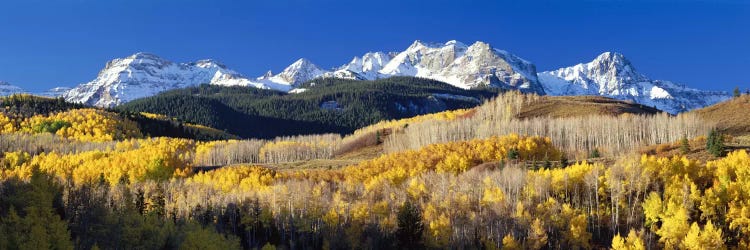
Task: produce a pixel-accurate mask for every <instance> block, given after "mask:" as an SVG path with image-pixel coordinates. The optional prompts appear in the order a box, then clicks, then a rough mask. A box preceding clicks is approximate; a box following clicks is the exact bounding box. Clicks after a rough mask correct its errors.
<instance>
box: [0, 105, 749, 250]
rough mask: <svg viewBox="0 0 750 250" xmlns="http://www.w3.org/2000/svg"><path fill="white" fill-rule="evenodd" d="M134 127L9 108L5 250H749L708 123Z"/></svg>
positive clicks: (446, 121)
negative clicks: (211, 247)
mask: <svg viewBox="0 0 750 250" xmlns="http://www.w3.org/2000/svg"><path fill="white" fill-rule="evenodd" d="M25 98H27V99H25V100H26V101H29V100H32V99H29V97H25ZM743 98H745V97H743ZM742 100H743V99H737V100H732V101H729V102H727V103H722V104H718V105H716V106H715V107H722V106H726V105H733V104H734V103H736V102H741V101H742ZM563 105H570V106H567V108H576V107H579V106H587V107H588V109H587V110H601V111H590V112H586V113H587V114H583V113H570V112H566V111H565V110H567V109H566V106H563ZM712 109H714V107H709V108H707V109H706V110H712ZM40 110H42V109H40ZM544 112H548V113H544ZM32 113H33V114H32ZM698 113H699V114H700V111H699V112H698ZM133 117H136V116H132V115H131V116H128V115H120V114H117V113H112V112H109V111H105V110H102V109H91V108H79V107H66V108H64V109H59V110H49V111H46V112H30V113H29V114H28V115H24V114H22V113H20V112H19V111H17V110H14V109H12V108H6V111H4V112H3V113H2V116H0V127H2V128H3V129H2V134H0V148H1V149H2V150H3V154H2V158H0V179H2V180H3V181H2V190H5V191H4V192H2V193H0V197H1V199H2V200H3V202H2V205H0V209H2V210H0V211H7V212H4V215H3V217H2V218H3V219H2V220H0V222H1V223H0V229H2V232H3V234H0V235H2V236H0V242H5V240H2V239H4V238H2V237H7V236H5V235H13V234H18V233H20V232H29V234H30V235H32V236H33V237H42V236H44V237H57V238H55V239H56V240H57V241H59V242H58V243H56V244H59V246H74V247H75V248H85V249H88V248H91V247H94V246H96V247H99V248H107V249H110V248H128V249H131V248H147V249H151V248H160V247H162V246H165V245H169V244H176V243H174V242H176V241H179V239H187V238H194V237H198V238H201V239H207V240H211V241H213V242H216V245H217V246H222V248H245V249H254V248H272V247H276V248H355V249H361V248H408V249H415V248H472V249H473V248H503V249H513V248H517V249H576V248H579V249H591V248H610V247H611V248H613V249H648V248H651V249H657V248H672V249H674V248H679V249H719V248H725V247H730V246H736V247H739V248H745V247H747V246H748V243H750V231H748V230H745V229H746V228H748V226H749V225H748V223H747V218H746V217H747V216H745V212H744V211H745V210H747V209H748V204H745V203H746V202H744V200H746V198H747V197H750V189H747V188H744V187H745V186H748V185H747V184H748V183H749V182H750V175H748V174H746V173H745V172H747V171H746V170H747V169H750V156H748V153H747V151H745V150H743V149H742V148H743V147H742V145H739V144H737V143H738V142H737V141H736V140H732V139H731V138H730V137H727V136H722V135H721V133H719V132H716V133H713V132H712V133H710V134H709V133H708V132H709V131H711V130H712V129H714V128H715V127H714V126H715V125H713V124H716V123H714V122H713V120H710V118H711V117H710V116H706V115H696V114H693V113H687V114H681V115H678V116H671V115H668V114H664V113H658V112H654V111H653V110H651V109H649V108H644V107H637V106H633V105H630V104H628V103H624V102H619V101H612V100H610V99H603V98H549V97H540V96H536V95H526V94H521V93H518V92H507V93H504V94H501V95H499V96H497V97H496V98H494V99H492V100H489V101H488V102H486V103H485V104H483V105H481V106H479V107H476V108H473V109H464V110H454V111H445V112H441V113H435V114H429V115H423V116H417V117H412V118H407V119H401V120H393V121H383V122H379V123H376V124H373V125H371V126H368V127H364V128H361V129H359V130H357V131H356V132H354V133H353V134H350V135H346V136H341V135H338V134H321V135H307V136H290V137H278V138H275V139H269V140H261V139H243V140H239V139H232V140H214V141H201V140H195V139H190V138H171V137H150V136H148V135H147V134H144V133H143V131H142V130H141V129H140V127H141V126H139V124H138V123H137V122H135V121H133V120H131V119H132V118H133ZM138 117H143V118H147V119H152V120H160V121H169V120H171V118H169V117H166V116H163V115H158V114H149V113H144V114H139V116H138ZM704 119H707V120H704ZM184 126H194V125H189V124H185V125H184ZM716 127H718V128H723V127H722V125H716ZM201 129H204V130H208V131H215V130H212V129H210V128H201ZM719 131H722V132H724V131H727V130H723V129H722V130H719ZM732 131H733V132H737V131H735V130H732ZM215 133H221V132H220V131H215ZM734 135H735V136H740V135H737V134H734ZM745 146H747V145H745ZM40 221H45V223H43V224H42V223H39V222H40ZM489 225H492V226H489ZM19 228H20V229H21V230H31V231H18V232H16V230H15V229H19ZM37 229H44V230H42V231H38V230H37ZM34 230H37V231H34ZM12 237H14V239H15V237H16V236H12ZM19 237H20V236H19ZM29 237H31V236H29ZM142 237H147V239H148V240H142V239H143V238H142ZM181 237H182V238H181ZM134 239H139V240H134ZM11 244H16V243H11Z"/></svg>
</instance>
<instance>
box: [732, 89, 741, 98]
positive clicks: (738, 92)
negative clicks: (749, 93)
mask: <svg viewBox="0 0 750 250" xmlns="http://www.w3.org/2000/svg"><path fill="white" fill-rule="evenodd" d="M740 95H742V92H740V88H739V87H735V88H734V97H740Z"/></svg>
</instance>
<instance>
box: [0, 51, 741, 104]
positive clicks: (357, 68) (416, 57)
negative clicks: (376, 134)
mask: <svg viewBox="0 0 750 250" xmlns="http://www.w3.org/2000/svg"><path fill="white" fill-rule="evenodd" d="M391 76H413V77H423V78H429V79H434V80H438V81H443V82H446V83H448V84H450V85H453V86H456V87H460V88H464V89H469V88H477V87H485V86H488V87H495V88H502V89H514V90H520V91H522V92H527V93H537V94H549V95H600V96H607V97H613V98H616V99H624V100H632V101H634V102H636V103H640V104H644V105H648V106H656V107H657V108H659V109H662V110H665V111H667V112H670V113H678V112H682V111H686V110H690V109H694V108H699V107H703V106H707V105H710V104H713V103H716V102H719V101H722V100H725V99H727V98H728V97H729V95H728V94H727V93H725V92H714V91H700V90H697V89H692V88H688V87H686V86H684V85H680V84H676V83H672V82H668V81H659V80H652V79H649V78H647V77H646V76H644V75H641V74H639V73H638V72H637V71H636V70H635V68H634V67H633V65H632V64H631V63H630V61H628V60H627V59H626V58H625V57H624V56H623V55H621V54H619V53H610V52H606V53H603V54H601V55H599V56H598V57H597V58H596V59H594V60H593V61H592V62H589V63H582V64H578V65H575V66H571V67H567V68H561V69H558V70H554V71H547V72H541V73H537V71H536V67H535V66H534V64H532V63H531V62H529V61H526V60H524V59H522V58H520V57H518V56H515V55H513V54H510V53H508V52H506V51H503V50H499V49H496V48H493V47H492V46H491V45H489V44H487V43H484V42H475V43H473V44H471V45H466V44H464V43H461V42H458V41H448V42H446V43H426V42H422V41H419V40H417V41H414V42H413V43H412V44H411V45H410V46H409V47H408V48H406V49H405V50H404V51H401V52H389V53H385V52H368V53H366V54H364V55H362V56H361V57H354V58H353V59H352V60H351V61H350V62H349V63H347V64H344V65H342V66H340V67H337V68H335V69H331V70H324V69H322V68H320V67H318V66H317V65H315V64H313V63H312V62H310V61H309V60H307V59H304V58H302V59H299V60H297V61H295V62H294V63H292V64H291V65H289V66H288V67H286V68H285V69H284V70H283V71H282V72H281V73H279V74H275V75H274V74H273V73H272V72H271V71H268V73H266V74H264V75H263V76H260V77H257V78H247V77H245V76H243V75H241V74H239V73H237V72H235V71H232V70H230V69H228V68H227V67H226V66H224V65H222V64H221V63H218V62H216V61H212V60H200V61H197V62H193V63H172V62H170V61H167V60H164V59H162V58H160V57H158V56H155V55H152V54H148V53H137V54H134V55H132V56H129V57H126V58H121V59H115V60H112V61H110V62H109V63H107V65H106V67H105V68H104V69H103V70H101V72H100V73H99V75H98V76H97V78H96V79H94V80H92V81H91V82H88V83H84V84H81V85H79V86H77V87H75V88H73V89H70V90H68V91H65V90H64V89H58V90H50V91H47V92H45V93H46V94H47V95H50V96H54V95H59V94H60V93H61V92H62V91H65V92H64V93H63V94H62V96H63V97H65V98H66V99H67V100H69V101H72V102H78V103H84V104H89V105H95V106H102V107H111V106H115V105H118V104H120V103H124V102H127V101H130V100H133V99H136V98H140V97H146V96H151V95H155V94H157V93H159V92H162V91H165V90H171V89H175V88H184V87H188V86H193V85H197V84H201V83H208V84H215V85H223V86H248V87H255V88H263V89H275V90H279V91H285V92H290V93H301V92H302V91H304V90H302V89H298V87H299V86H300V84H301V83H304V82H306V81H310V80H312V79H315V78H319V77H333V78H343V79H356V80H375V79H380V78H387V77H391ZM3 86H4V85H0V95H1V94H2V93H3V91H5V92H9V91H16V92H19V91H22V90H19V89H12V88H10V87H5V89H6V90H3ZM6 86H11V85H7V84H6ZM8 89H12V90H8ZM291 90H295V91H291Z"/></svg>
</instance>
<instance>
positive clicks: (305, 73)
mask: <svg viewBox="0 0 750 250" xmlns="http://www.w3.org/2000/svg"><path fill="white" fill-rule="evenodd" d="M326 73H328V71H325V70H323V69H321V68H319V67H318V66H317V65H315V64H313V63H312V62H310V61H309V60H307V59H305V58H300V59H299V60H297V61H295V62H294V63H292V65H289V66H287V67H286V68H285V69H284V71H282V72H281V73H279V74H277V75H273V74H272V73H271V71H270V70H269V71H268V72H267V73H266V74H265V75H263V76H261V77H258V78H256V79H255V80H256V82H259V83H262V84H267V85H269V86H276V87H274V89H277V90H282V91H289V90H291V89H292V88H293V87H296V86H299V84H301V83H303V82H306V81H309V80H312V79H315V78H318V77H321V76H323V75H324V74H326Z"/></svg>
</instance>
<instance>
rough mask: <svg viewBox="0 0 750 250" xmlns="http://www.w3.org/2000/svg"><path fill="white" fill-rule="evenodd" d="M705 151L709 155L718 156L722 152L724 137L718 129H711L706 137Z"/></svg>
mask: <svg viewBox="0 0 750 250" xmlns="http://www.w3.org/2000/svg"><path fill="white" fill-rule="evenodd" d="M706 151H708V152H709V153H710V154H711V155H713V156H716V157H719V156H721V155H722V154H724V138H723V136H722V135H721V133H719V131H718V130H716V129H712V130H711V132H709V133H708V138H707V139H706Z"/></svg>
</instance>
